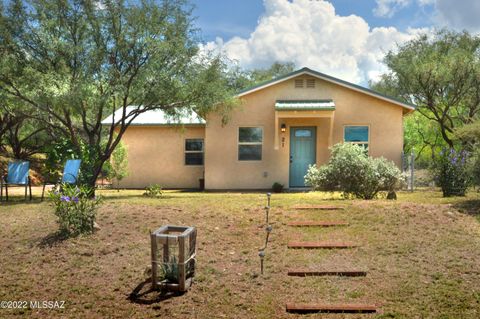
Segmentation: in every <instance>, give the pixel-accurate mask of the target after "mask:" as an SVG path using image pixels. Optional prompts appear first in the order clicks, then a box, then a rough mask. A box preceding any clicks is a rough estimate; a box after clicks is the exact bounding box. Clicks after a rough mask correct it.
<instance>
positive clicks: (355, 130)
mask: <svg viewBox="0 0 480 319" xmlns="http://www.w3.org/2000/svg"><path fill="white" fill-rule="evenodd" d="M344 134H345V135H344V139H345V142H349V143H354V144H358V145H360V146H361V147H363V148H364V149H366V150H368V143H369V141H368V135H369V134H368V126H345V133H344Z"/></svg>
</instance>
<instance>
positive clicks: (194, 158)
mask: <svg viewBox="0 0 480 319" xmlns="http://www.w3.org/2000/svg"><path fill="white" fill-rule="evenodd" d="M185 165H203V139H201V138H196V139H186V140H185Z"/></svg>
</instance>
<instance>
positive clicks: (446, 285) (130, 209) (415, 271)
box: [0, 191, 480, 318]
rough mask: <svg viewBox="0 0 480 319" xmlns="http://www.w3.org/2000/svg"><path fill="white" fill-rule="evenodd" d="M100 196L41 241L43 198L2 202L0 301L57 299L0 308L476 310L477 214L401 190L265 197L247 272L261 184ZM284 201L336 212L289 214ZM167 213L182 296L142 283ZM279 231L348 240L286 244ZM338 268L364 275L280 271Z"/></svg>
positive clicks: (48, 228) (479, 297) (157, 313)
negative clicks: (88, 228)
mask: <svg viewBox="0 0 480 319" xmlns="http://www.w3.org/2000/svg"><path fill="white" fill-rule="evenodd" d="M100 193H101V194H103V195H104V196H105V197H106V200H105V204H104V206H103V207H102V208H101V210H100V212H99V215H98V224H99V225H100V226H101V229H100V231H98V232H96V233H95V234H93V235H91V236H81V237H77V238H73V239H66V240H65V239H58V238H55V232H56V230H57V225H56V222H55V218H54V215H53V213H52V211H51V208H50V207H49V206H48V203H39V202H33V203H23V202H14V203H13V204H10V205H7V206H4V205H3V204H2V206H1V208H0V217H1V218H2V224H1V225H0V236H1V237H2V241H0V251H2V258H0V269H1V270H2V271H0V300H65V309H60V310H58V309H55V310H50V309H42V310H35V309H26V310H6V309H0V317H1V318H4V317H5V318H8V317H29V318H46V317H48V318H79V317H80V318H106V317H108V318H153V317H159V318H296V317H301V318H310V317H315V318H317V317H318V315H307V316H306V317H305V316H299V315H296V314H287V313H286V312H285V304H286V303H287V302H296V303H302V302H325V303H375V304H377V305H380V306H381V307H380V308H381V310H382V314H379V315H378V314H377V315H375V314H369V315H362V316H361V317H362V318H373V317H376V316H378V317H382V318H439V317H444V318H478V316H479V313H480V288H479V287H480V266H479V265H480V257H479V251H480V237H479V235H480V227H479V225H480V224H479V223H478V222H477V220H476V219H475V217H473V216H471V215H468V214H464V213H461V212H459V211H458V210H457V208H456V206H455V205H453V204H445V203H443V202H440V203H437V204H436V203H423V202H420V201H417V200H413V199H412V200H408V201H405V200H402V196H404V195H403V194H402V193H400V194H399V197H400V199H401V200H399V201H397V202H393V201H338V200H331V201H330V200H325V198H324V195H323V194H321V193H317V195H316V194H315V193H310V194H308V193H307V194H274V195H273V198H272V210H271V215H270V219H271V221H272V223H273V232H272V234H271V241H270V243H269V247H268V249H267V256H266V258H265V275H264V276H260V275H259V270H260V269H259V268H260V263H259V258H258V255H257V253H258V248H260V247H261V246H262V245H263V241H264V230H263V222H264V210H263V206H264V205H265V196H264V195H263V194H234V195H231V194H228V193H205V194H203V193H175V192H169V193H168V197H167V198H164V199H148V198H145V197H142V196H141V191H137V192H134V191H122V192H120V193H117V192H108V191H102V192H100ZM405 196H410V195H405ZM473 199H474V198H466V199H465V201H468V200H473ZM476 200H478V199H476ZM296 204H306V205H313V204H315V205H339V204H340V205H341V206H345V208H346V209H345V210H342V211H295V210H294V209H292V206H294V205H296ZM294 220H312V221H315V220H317V221H320V220H342V221H346V222H348V223H349V226H346V227H329V228H321V229H319V228H310V227H309V228H302V229H299V228H298V227H289V226H287V223H288V222H291V221H294ZM169 223H170V224H176V225H193V226H196V227H197V228H198V239H197V245H198V254H197V255H198V260H197V266H198V271H197V274H196V278H195V283H194V285H193V287H192V288H191V290H190V291H189V292H187V293H185V294H183V295H162V294H160V293H159V292H155V291H151V290H150V284H149V276H150V273H149V269H148V268H149V263H150V250H149V249H150V245H149V231H151V230H154V229H155V228H157V227H159V226H161V225H164V224H169ZM52 238H54V240H52ZM293 240H299V241H326V240H328V241H337V240H340V241H354V242H356V243H359V244H360V245H361V246H360V247H359V248H354V249H349V250H341V251H338V250H335V251H312V250H288V249H287V247H286V244H287V243H288V242H289V241H293ZM339 265H341V266H342V269H343V270H348V269H350V270H354V269H362V270H363V269H364V270H366V271H367V276H366V277H354V278H350V277H307V278H300V277H289V276H287V271H288V269H290V268H295V267H300V268H307V269H308V268H309V269H323V270H328V269H333V268H335V269H337V268H338V266H339ZM355 316H356V315H348V317H349V318H356V317H355ZM342 317H343V315H341V314H333V315H328V318H342Z"/></svg>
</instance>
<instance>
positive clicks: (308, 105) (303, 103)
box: [275, 100, 335, 111]
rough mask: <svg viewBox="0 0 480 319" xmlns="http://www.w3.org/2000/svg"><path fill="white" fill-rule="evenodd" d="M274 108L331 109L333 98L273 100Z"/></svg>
mask: <svg viewBox="0 0 480 319" xmlns="http://www.w3.org/2000/svg"><path fill="white" fill-rule="evenodd" d="M275 110H280V111H316V110H320V111H333V110H335V103H334V102H333V100H279V101H277V102H275Z"/></svg>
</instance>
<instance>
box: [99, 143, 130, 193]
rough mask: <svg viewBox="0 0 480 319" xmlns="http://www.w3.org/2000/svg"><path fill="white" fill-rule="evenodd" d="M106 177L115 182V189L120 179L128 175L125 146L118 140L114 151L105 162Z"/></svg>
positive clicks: (118, 185)
mask: <svg viewBox="0 0 480 319" xmlns="http://www.w3.org/2000/svg"><path fill="white" fill-rule="evenodd" d="M105 170H106V172H107V177H108V179H110V180H111V181H112V184H113V182H114V181H116V182H117V190H119V187H120V181H121V180H122V179H124V178H125V177H127V176H128V159H127V148H126V147H125V145H124V144H123V143H122V142H120V143H119V144H118V145H117V148H116V149H115V151H113V153H112V156H111V157H110V161H108V162H106V163H105Z"/></svg>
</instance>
